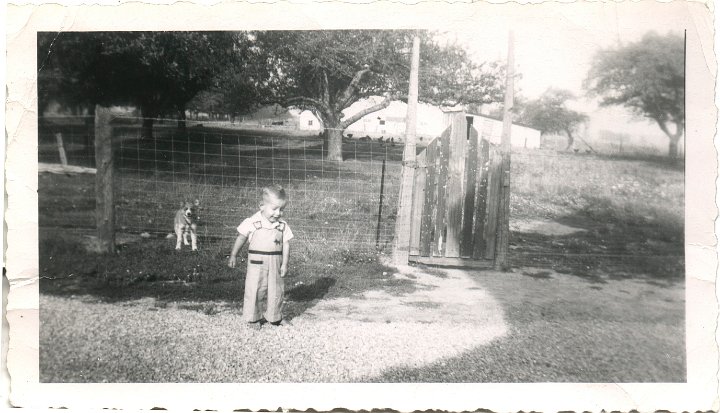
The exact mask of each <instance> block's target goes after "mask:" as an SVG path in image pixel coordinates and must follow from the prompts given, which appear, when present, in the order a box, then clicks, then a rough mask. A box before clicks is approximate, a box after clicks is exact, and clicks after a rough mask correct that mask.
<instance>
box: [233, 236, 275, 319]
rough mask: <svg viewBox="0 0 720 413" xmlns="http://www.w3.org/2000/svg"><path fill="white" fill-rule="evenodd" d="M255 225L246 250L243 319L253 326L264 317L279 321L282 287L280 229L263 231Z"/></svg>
mask: <svg viewBox="0 0 720 413" xmlns="http://www.w3.org/2000/svg"><path fill="white" fill-rule="evenodd" d="M258 224H259V223H256V225H255V227H256V229H255V231H254V232H253V235H252V237H251V238H250V244H249V247H248V268H247V275H246V276H245V297H244V300H243V319H244V320H245V321H248V322H255V321H258V320H260V319H262V318H263V317H264V318H265V320H267V321H269V322H271V323H273V322H278V321H280V320H282V307H283V295H284V293H285V285H284V282H283V279H282V278H281V277H280V266H281V265H282V247H283V231H282V228H283V226H282V225H281V226H279V227H276V228H262V227H259V228H258V226H259V225H258Z"/></svg>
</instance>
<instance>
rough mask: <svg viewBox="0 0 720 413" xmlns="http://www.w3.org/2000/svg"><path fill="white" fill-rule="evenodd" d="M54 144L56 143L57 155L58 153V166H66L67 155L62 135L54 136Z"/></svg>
mask: <svg viewBox="0 0 720 413" xmlns="http://www.w3.org/2000/svg"><path fill="white" fill-rule="evenodd" d="M55 142H57V147H58V153H60V164H61V165H62V166H67V163H68V162H67V155H65V145H63V138H62V133H60V132H58V133H56V134H55Z"/></svg>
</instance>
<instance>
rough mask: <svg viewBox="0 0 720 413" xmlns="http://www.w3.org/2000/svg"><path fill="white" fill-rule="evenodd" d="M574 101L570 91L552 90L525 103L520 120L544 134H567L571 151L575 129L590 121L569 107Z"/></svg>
mask: <svg viewBox="0 0 720 413" xmlns="http://www.w3.org/2000/svg"><path fill="white" fill-rule="evenodd" d="M572 99H575V96H574V95H573V94H572V93H571V92H570V91H567V90H563V89H554V88H550V89H548V90H546V91H545V92H544V93H543V94H542V96H540V98H538V99H535V100H531V101H528V102H526V103H524V104H523V105H522V107H521V115H520V118H521V119H523V120H524V121H525V122H526V123H528V124H529V125H530V126H532V127H534V128H536V129H538V130H540V132H541V133H542V134H547V133H565V134H566V135H567V137H568V146H567V148H568V149H569V148H571V147H572V145H573V142H574V137H573V133H574V131H575V129H576V128H577V127H578V126H579V125H580V124H582V123H584V122H586V121H587V120H588V117H587V115H585V114H584V113H580V112H576V111H574V110H572V109H569V108H568V107H567V102H568V101H569V100H572Z"/></svg>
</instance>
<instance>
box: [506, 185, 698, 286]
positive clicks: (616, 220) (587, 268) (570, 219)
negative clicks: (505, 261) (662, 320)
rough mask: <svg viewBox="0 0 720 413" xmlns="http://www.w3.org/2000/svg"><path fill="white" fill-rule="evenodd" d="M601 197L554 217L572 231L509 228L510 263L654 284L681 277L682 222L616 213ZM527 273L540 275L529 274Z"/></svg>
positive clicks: (595, 280) (672, 282)
mask: <svg viewBox="0 0 720 413" xmlns="http://www.w3.org/2000/svg"><path fill="white" fill-rule="evenodd" d="M608 204H609V201H607V200H606V199H603V198H593V199H590V200H589V202H587V205H588V206H586V207H584V208H581V209H579V210H577V211H575V212H574V213H572V214H569V215H565V216H561V217H559V218H557V219H555V220H554V222H556V223H559V224H561V225H563V226H567V227H571V228H573V229H575V231H574V232H571V233H568V234H564V235H562V234H561V235H558V234H547V233H541V232H531V231H523V232H519V231H514V232H513V233H512V234H511V237H510V249H511V262H512V266H514V267H536V268H539V269H542V270H551V271H556V272H560V273H565V274H569V275H572V276H576V277H580V278H582V279H584V280H586V281H588V282H591V283H599V284H601V283H603V282H604V280H605V279H638V280H643V281H645V282H647V283H650V284H654V285H658V286H668V287H669V286H673V285H675V284H677V283H682V282H684V280H685V269H684V265H685V258H684V224H683V222H682V221H679V220H678V219H676V218H675V219H674V218H673V217H669V216H668V217H657V216H655V217H653V216H642V215H638V214H635V213H633V212H632V211H623V212H622V213H621V212H619V211H617V210H615V209H614V208H612V207H611V206H609V205H608ZM531 276H533V277H541V276H539V275H538V274H537V273H536V272H533V275H531Z"/></svg>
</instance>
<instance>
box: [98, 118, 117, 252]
mask: <svg viewBox="0 0 720 413" xmlns="http://www.w3.org/2000/svg"><path fill="white" fill-rule="evenodd" d="M110 116H111V115H110V109H109V108H106V107H102V106H100V105H97V106H95V165H96V167H97V172H96V174H95V223H96V225H97V241H98V243H97V247H98V252H114V251H115V203H114V199H113V195H114V193H113V189H114V188H113V169H114V165H113V148H112V127H111V126H110Z"/></svg>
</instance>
